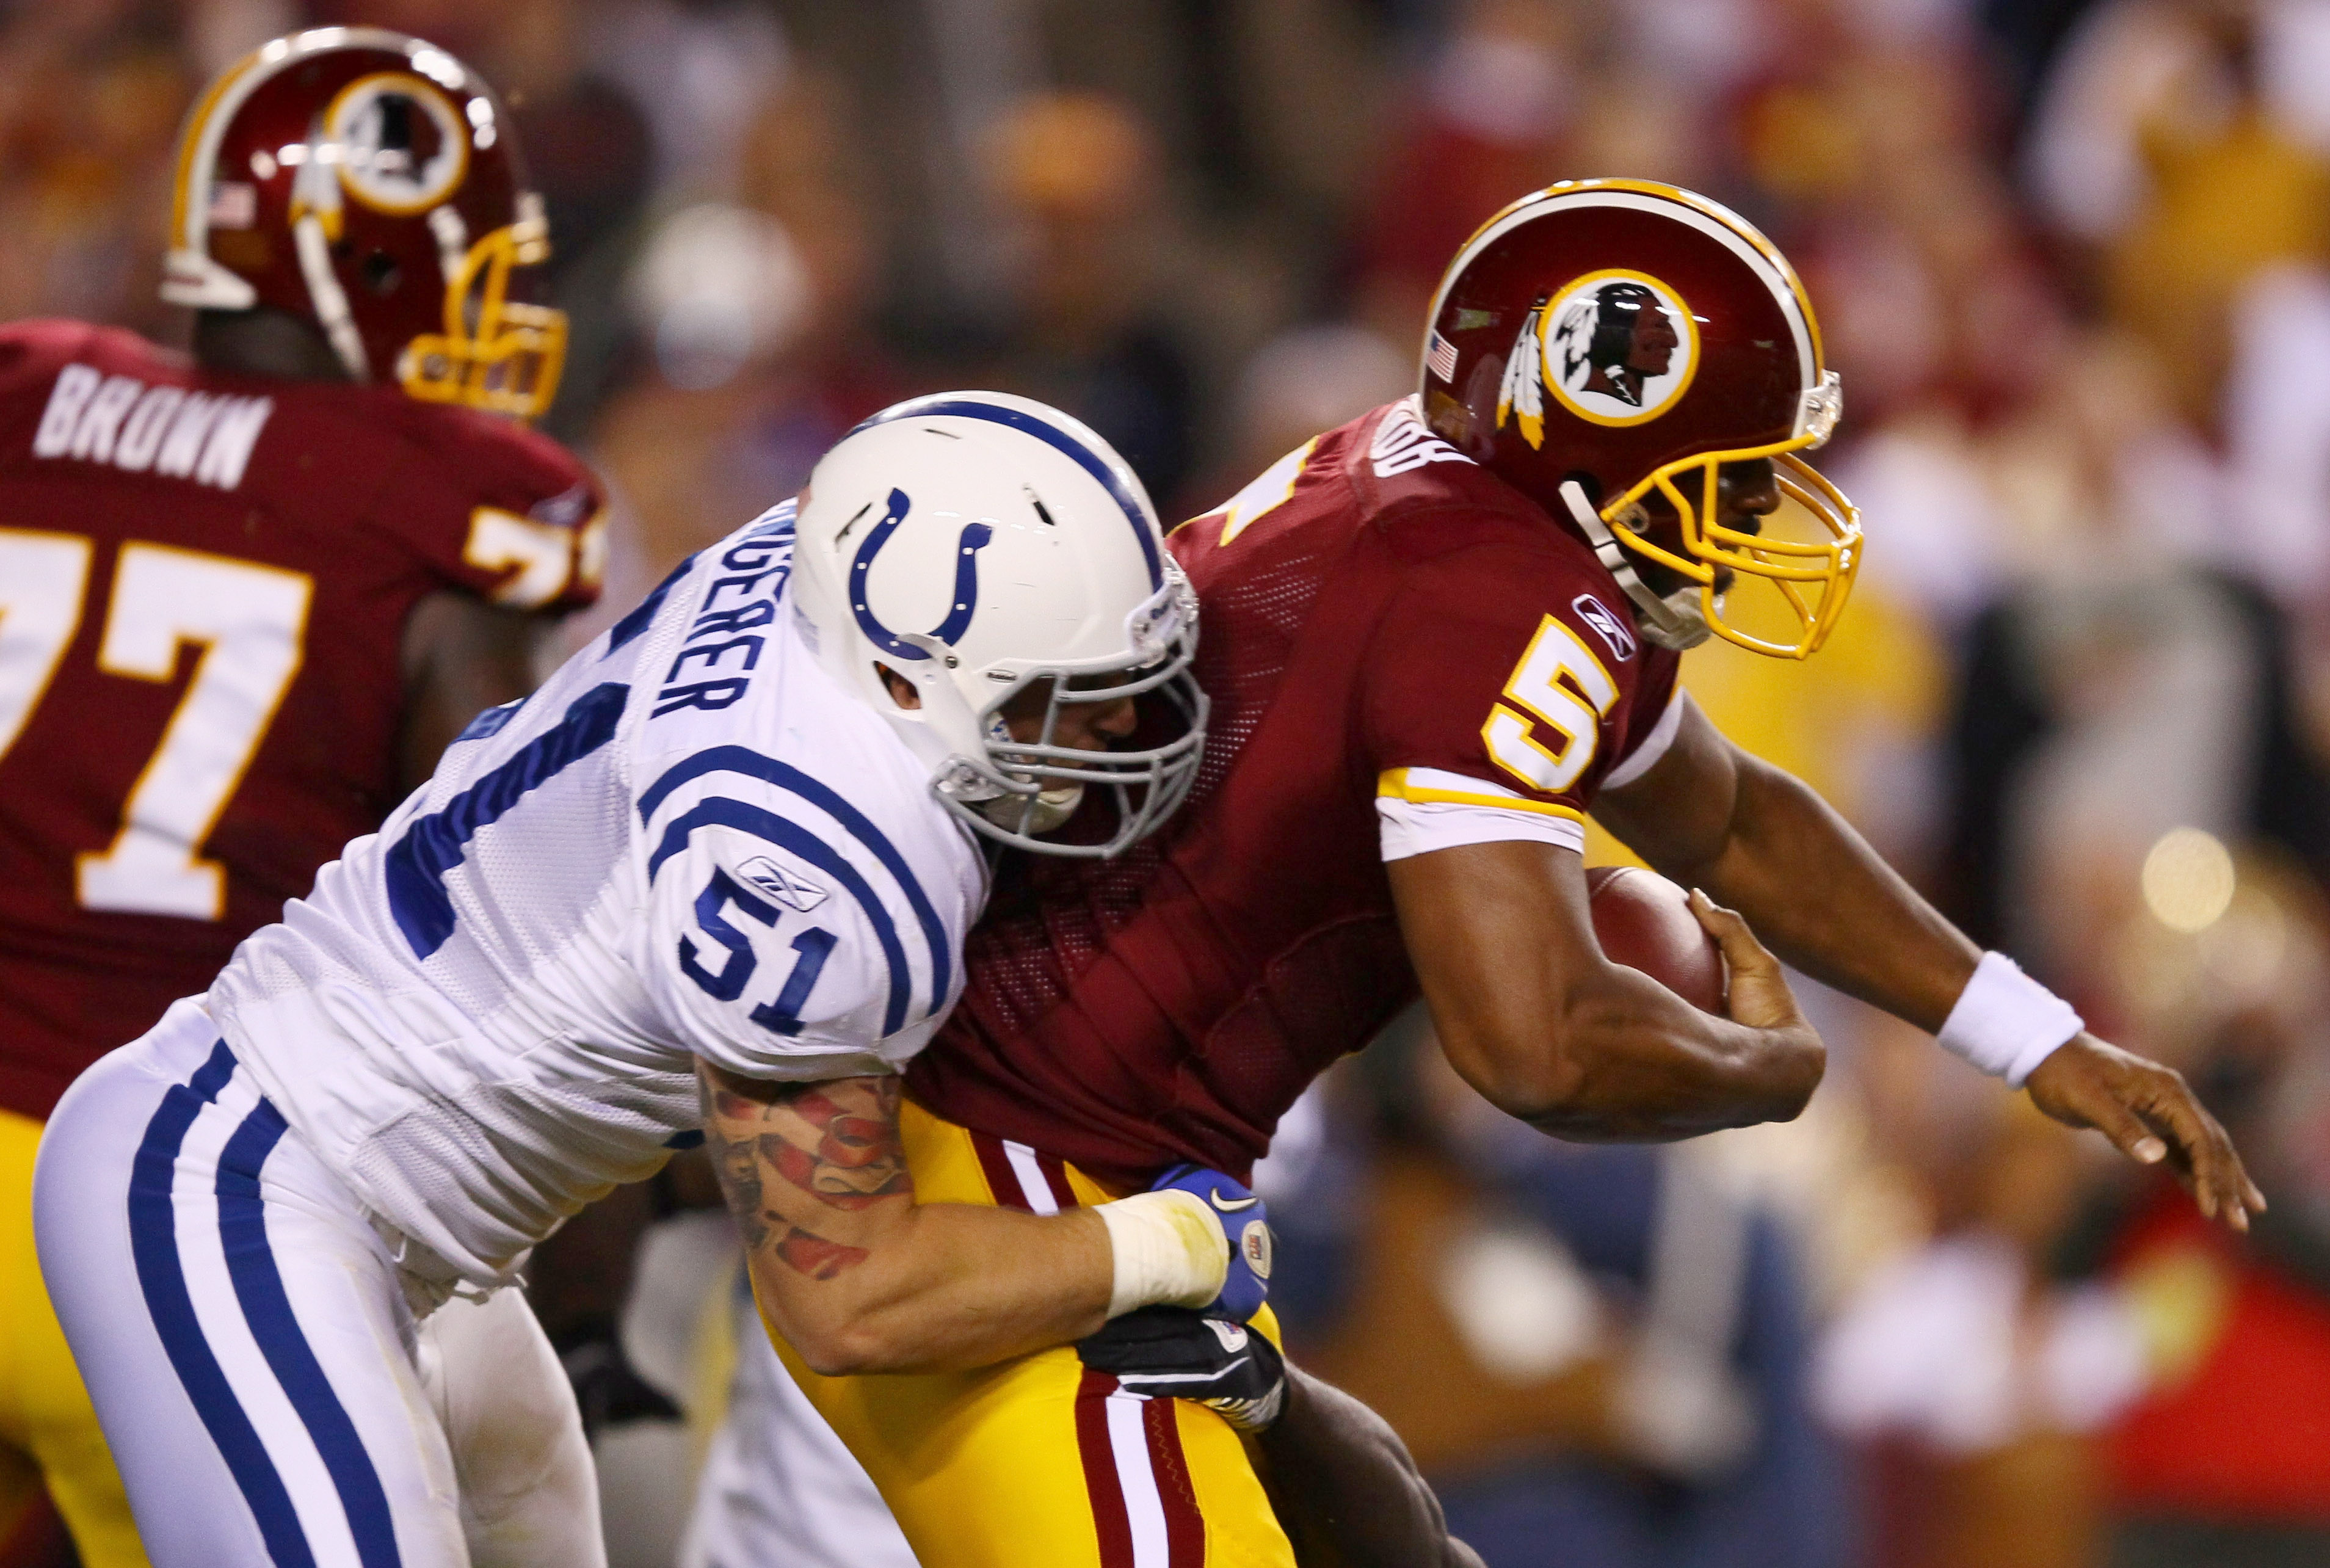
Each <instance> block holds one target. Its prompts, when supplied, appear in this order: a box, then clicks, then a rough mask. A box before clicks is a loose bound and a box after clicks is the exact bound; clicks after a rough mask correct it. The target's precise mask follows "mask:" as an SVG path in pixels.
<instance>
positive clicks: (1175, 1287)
mask: <svg viewBox="0 0 2330 1568" xmlns="http://www.w3.org/2000/svg"><path fill="white" fill-rule="evenodd" d="M1093 1213H1094V1214H1098V1215H1099V1216H1100V1217H1101V1221H1102V1223H1104V1224H1105V1225H1107V1226H1108V1244H1109V1252H1110V1255H1111V1261H1112V1264H1113V1269H1114V1270H1115V1278H1114V1280H1113V1283H1112V1285H1111V1287H1110V1289H1109V1297H1108V1315H1109V1316H1110V1317H1111V1318H1121V1317H1122V1316H1123V1315H1124V1314H1125V1313H1127V1312H1130V1311H1132V1310H1133V1309H1134V1308H1138V1307H1203V1306H1204V1305H1206V1303H1207V1302H1208V1301H1211V1300H1212V1299H1214V1298H1215V1297H1217V1296H1218V1295H1220V1294H1221V1293H1222V1281H1223V1280H1227V1278H1229V1271H1230V1244H1229V1241H1228V1238H1227V1237H1226V1236H1225V1235H1224V1234H1223V1233H1222V1223H1221V1221H1219V1220H1217V1219H1216V1218H1215V1217H1214V1212H1213V1211H1212V1210H1211V1209H1209V1208H1208V1207H1207V1206H1206V1205H1205V1204H1204V1202H1203V1201H1202V1200H1201V1199H1199V1198H1198V1196H1197V1195H1195V1194H1193V1193H1185V1192H1182V1191H1179V1189H1177V1188H1170V1187H1169V1188H1167V1189H1166V1190H1165V1191H1163V1192H1160V1193H1135V1194H1133V1195H1132V1196H1131V1197H1129V1198H1119V1199H1117V1201H1116V1202H1114V1203H1113V1204H1098V1205H1096V1206H1095V1207H1094V1209H1093Z"/></svg>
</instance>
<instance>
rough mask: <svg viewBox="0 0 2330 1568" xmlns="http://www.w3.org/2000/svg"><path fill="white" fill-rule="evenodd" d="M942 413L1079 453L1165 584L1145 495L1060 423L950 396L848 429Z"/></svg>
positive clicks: (1156, 583)
mask: <svg viewBox="0 0 2330 1568" xmlns="http://www.w3.org/2000/svg"><path fill="white" fill-rule="evenodd" d="M938 414H957V415H961V416H962V417H963V418H966V419H974V420H991V421H993V422H994V423H996V424H999V425H1008V426H1009V427H1010V428H1011V429H1013V430H1018V431H1020V432H1022V433H1023V434H1026V435H1030V436H1034V437H1035V438H1036V439H1038V440H1040V441H1044V442H1046V443H1047V444H1049V445H1051V446H1053V447H1056V448H1057V449H1059V450H1061V451H1063V452H1066V454H1067V455H1068V456H1069V457H1071V458H1075V462H1076V466H1077V467H1079V468H1082V469H1084V472H1085V473H1087V474H1090V475H1091V476H1092V477H1094V478H1095V479H1097V480H1099V481H1100V483H1101V487H1102V488H1103V489H1105V490H1106V491H1107V492H1108V493H1109V495H1110V496H1112V497H1113V499H1114V500H1115V502H1116V504H1117V505H1119V506H1121V507H1122V508H1123V509H1124V518H1125V521H1126V522H1128V523H1130V524H1132V534H1133V537H1134V538H1136V539H1138V540H1140V541H1141V559H1142V560H1144V561H1146V562H1148V563H1149V585H1150V586H1151V588H1159V587H1162V586H1163V585H1164V581H1165V568H1164V564H1163V562H1160V560H1159V559H1158V554H1157V533H1156V529H1155V528H1154V526H1152V525H1151V523H1150V520H1149V510H1148V508H1147V507H1145V506H1143V505H1141V498H1140V497H1139V496H1136V495H1135V494H1134V493H1133V492H1132V490H1131V489H1129V488H1128V487H1127V486H1125V483H1124V479H1123V477H1122V475H1120V474H1118V473H1117V471H1116V470H1115V469H1114V468H1111V467H1110V466H1109V464H1108V463H1107V461H1106V460H1105V459H1103V458H1102V457H1101V455H1100V454H1099V453H1097V452H1095V451H1094V450H1093V449H1091V448H1090V447H1088V446H1086V445H1084V442H1082V441H1080V440H1078V439H1075V437H1074V436H1072V435H1070V434H1069V433H1068V432H1067V431H1066V430H1062V429H1060V428H1059V427H1058V426H1057V425H1055V424H1052V423H1050V422H1049V421H1047V420H1040V419H1038V418H1037V417H1036V416H1035V415H1033V414H1031V413H1028V412H1027V411H1025V410H1022V409H1015V408H1007V407H1005V406H1004V405H1003V404H1001V403H983V402H978V401H973V400H971V399H970V398H949V399H947V400H945V401H942V402H910V403H906V404H905V405H903V406H901V407H898V408H895V409H886V410H884V411H882V412H880V413H878V414H876V415H875V416H874V417H873V418H872V419H870V420H866V421H865V422H864V423H863V424H861V425H859V426H858V427H857V430H851V431H850V432H849V433H850V435H853V436H854V435H856V434H857V431H858V430H872V429H873V428H874V427H875V426H876V425H886V424H888V423H889V422H890V421H891V420H903V419H923V418H929V417H932V416H934V415H938ZM845 439H847V438H845Z"/></svg>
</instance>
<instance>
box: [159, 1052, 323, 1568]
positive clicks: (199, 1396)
mask: <svg viewBox="0 0 2330 1568" xmlns="http://www.w3.org/2000/svg"><path fill="white" fill-rule="evenodd" d="M234 1066H235V1063H234V1053H232V1051H229V1050H228V1049H227V1048H226V1042H225V1041H223V1040H222V1041H220V1042H219V1043H218V1046H217V1048H216V1049H214V1050H213V1051H212V1053H211V1055H210V1060H209V1061H207V1062H205V1063H203V1065H202V1067H201V1068H200V1069H199V1070H198V1071H197V1072H195V1073H194V1076H193V1077H192V1078H190V1079H188V1080H187V1081H186V1082H185V1083H183V1084H179V1085H177V1086H175V1087H174V1088H172V1089H171V1090H170V1091H169V1092H167V1093H166V1094H165V1095H163V1096H162V1103H161V1105H160V1107H159V1108H158V1109H156V1110H155V1112H154V1116H153V1119H151V1120H150V1121H148V1122H147V1124H146V1136H145V1138H144V1139H143V1140H142V1141H140V1142H139V1144H138V1146H137V1158H136V1160H135V1161H134V1162H133V1163H132V1165H131V1167H130V1172H129V1250H130V1255H131V1256H132V1257H133V1258H134V1259H135V1260H136V1261H137V1284H138V1288H139V1289H142V1290H143V1291H144V1292H145V1295H146V1310H147V1313H148V1314H150V1315H151V1316H152V1318H153V1319H154V1328H155V1332H156V1333H157V1334H159V1335H160V1336H161V1338H162V1348H163V1349H164V1351H166V1353H167V1354H168V1355H169V1357H170V1365H172V1366H173V1367H175V1368H176V1369H177V1373H178V1381H179V1382H180V1383H182V1384H185V1390H186V1397H187V1398H189V1399H191V1400H192V1401H194V1413H195V1414H197V1415H199V1416H201V1417H202V1421H203V1425H204V1428H205V1429H207V1430H208V1431H209V1432H210V1434H211V1441H212V1442H213V1443H215V1444H217V1445H218V1450H219V1453H220V1455H221V1457H223V1459H225V1460H226V1464H227V1469H229V1470H230V1471H232V1473H233V1475H234V1480H235V1485H236V1486H238V1487H240V1488H242V1496H243V1499H244V1501H246V1502H248V1503H249V1504H250V1505H251V1514H252V1516H254V1517H255V1518H257V1520H258V1521H259V1534H260V1538H261V1539H262V1540H264V1541H265V1542H266V1543H267V1554H268V1555H269V1556H270V1557H271V1558H273V1559H274V1560H275V1563H276V1564H277V1568H315V1563H316V1555H315V1554H314V1553H313V1552H310V1551H309V1550H308V1536H307V1533H306V1532H305V1531H303V1530H301V1529H300V1527H299V1516H298V1511H297V1510H295V1509H294V1508H293V1507H292V1506H291V1494H290V1492H289V1489H288V1488H285V1486H284V1485H283V1478H282V1477H281V1476H280V1475H279V1474H277V1473H276V1469H275V1461H274V1460H272V1459H269V1458H268V1457H267V1448H266V1445H265V1444H263V1443H261V1442H260V1440H259V1431H258V1429H257V1428H255V1427H253V1426H252V1425H251V1417H250V1416H249V1415H248V1414H246V1413H245V1412H244V1411H243V1408H242V1401H241V1400H238V1399H237V1398H235V1396H234V1390H233V1388H232V1386H230V1385H229V1384H228V1383H227V1380H226V1374H225V1373H224V1372H223V1371H222V1370H221V1369H220V1367H219V1364H218V1357H217V1356H215V1355H212V1354H211V1347H210V1344H209V1342H208V1341H207V1340H205V1339H204V1337H203V1329H202V1324H201V1322H200V1320H199V1319H197V1318H195V1317H194V1298H193V1297H192V1296H190V1295H188V1294H187V1291H186V1273H185V1268H184V1267H183V1266H182V1265H181V1264H180V1263H179V1261H178V1223H177V1209H176V1205H175V1203H174V1202H173V1200H172V1194H171V1189H172V1187H173V1185H175V1177H176V1174H177V1167H178V1151H179V1149H180V1148H183V1147H184V1146H185V1141H186V1129H188V1128H190V1127H192V1126H193V1125H194V1118H195V1117H196V1116H198V1115H200V1114H201V1112H202V1109H203V1107H204V1106H205V1105H209V1104H211V1103H213V1101H215V1100H217V1099H218V1092H219V1091H220V1090H221V1089H223V1088H224V1087H225V1086H226V1081H227V1080H228V1079H229V1078H231V1077H232V1076H233V1075H234Z"/></svg>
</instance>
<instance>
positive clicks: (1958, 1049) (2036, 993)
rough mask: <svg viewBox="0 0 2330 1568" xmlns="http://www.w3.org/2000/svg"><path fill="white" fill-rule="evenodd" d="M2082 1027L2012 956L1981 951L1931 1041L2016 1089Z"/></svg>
mask: <svg viewBox="0 0 2330 1568" xmlns="http://www.w3.org/2000/svg"><path fill="white" fill-rule="evenodd" d="M2086 1027H2087V1025H2086V1023H2085V1022H2083V1021H2082V1020H2081V1019H2080V1017H2079V1014H2078V1013H2076V1012H2074V1011H2073V1010H2072V1008H2071V1004H2070V1003H2069V1002H2066V1001H2065V1000H2063V998H2062V997H2059V996H2057V995H2055V993H2054V992H2052V991H2051V990H2049V989H2048V988H2047V987H2044V986H2042V985H2041V984H2040V983H2039V982H2038V981H2036V980H2034V979H2032V978H2031V977H2030V976H2028V975H2026V974H2024V973H2023V972H2022V966H2021V965H2019V964H2017V963H2016V962H2015V961H2014V960H2013V959H2010V958H2008V957H2007V956H2006V955H2005V954H2004V953H1984V954H1983V956H1982V962H1980V963H1979V964H1976V965H1975V968H1974V978H1972V979H1970V980H1968V981H1967V982H1966V986H1965V990H1963V991H1961V992H1959V993H1958V999H1957V1005H1956V1006H1954V1007H1952V1008H1951V1009H1950V1015H1949V1016H1948V1017H1947V1018H1946V1019H1945V1020H1944V1021H1943V1023H1942V1032H1941V1033H1940V1034H1937V1035H1936V1036H1935V1039H1936V1040H1937V1041H1938V1042H1939V1043H1940V1044H1941V1047H1942V1049H1943V1050H1945V1051H1947V1052H1948V1053H1951V1054H1952V1055H1954V1056H1963V1057H1965V1059H1966V1060H1967V1061H1968V1062H1971V1063H1974V1064H1975V1066H1976V1067H1979V1068H1981V1069H1982V1070H1983V1071H1984V1072H1987V1073H1989V1074H1991V1075H1992V1076H1993V1077H1994V1078H2003V1079H2005V1080H2006V1084H2007V1087H2008V1088H2010V1089H2020V1088H2022V1081H2023V1080H2024V1079H2026V1078H2028V1077H2030V1076H2031V1072H2032V1069H2033V1068H2035V1067H2037V1066H2038V1065H2039V1063H2041V1062H2044V1061H2045V1060H2047V1058H2048V1057H2049V1056H2051V1055H2052V1054H2054V1052H2055V1048H2056V1047H2057V1046H2059V1045H2062V1044H2066V1043H2067V1042H2069V1041H2070V1038H2071V1037H2072V1036H2073V1035H2074V1034H2078V1033H2079V1031H2080V1030H2082V1029H2084V1028H2086Z"/></svg>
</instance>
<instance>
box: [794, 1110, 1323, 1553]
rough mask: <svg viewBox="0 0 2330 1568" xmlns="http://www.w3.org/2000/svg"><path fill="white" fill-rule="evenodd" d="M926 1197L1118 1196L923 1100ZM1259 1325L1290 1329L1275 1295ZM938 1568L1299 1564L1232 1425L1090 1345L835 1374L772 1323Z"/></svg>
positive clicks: (808, 1386) (910, 1128) (913, 1139)
mask: <svg viewBox="0 0 2330 1568" xmlns="http://www.w3.org/2000/svg"><path fill="white" fill-rule="evenodd" d="M901 1132H902V1134H903V1137H904V1140H905V1148H906V1164H907V1167H908V1168H909V1169H911V1170H912V1171H913V1173H914V1192H915V1195H916V1198H917V1199H918V1200H919V1201H921V1202H923V1203H967V1204H1008V1205H1009V1206H1011V1207H1014V1208H1032V1209H1034V1210H1035V1211H1036V1212H1037V1213H1050V1212H1052V1211H1053V1210H1054V1209H1055V1208H1066V1207H1072V1206H1074V1205H1075V1204H1096V1203H1104V1202H1106V1201H1107V1200H1108V1197H1109V1195H1108V1194H1107V1193H1106V1192H1105V1191H1103V1189H1102V1188H1101V1187H1099V1186H1098V1185H1095V1184H1094V1183H1093V1182H1092V1181H1091V1180H1090V1179H1089V1178H1087V1177H1086V1176H1084V1174H1083V1173H1082V1172H1080V1171H1077V1170H1075V1169H1074V1168H1072V1167H1066V1166H1064V1165H1062V1164H1061V1163H1060V1162H1059V1161H1057V1160H1053V1159H1049V1158H1046V1157H1040V1156H1038V1155H1037V1154H1036V1153H1034V1151H1032V1150H1030V1149H1028V1148H1026V1147H1025V1146H1024V1145H1015V1144H1006V1143H1001V1142H999V1141H997V1140H995V1139H991V1138H984V1137H974V1135H972V1134H971V1133H970V1132H967V1131H965V1130H964V1129H961V1128H960V1127H956V1126H954V1125H952V1123H949V1122H944V1121H941V1120H940V1119H937V1118H936V1117H933V1116H932V1115H930V1114H929V1113H928V1112H927V1111H924V1110H922V1109H921V1108H919V1107H917V1106H915V1105H914V1104H912V1103H909V1104H907V1105H905V1107H904V1108H903V1112H902V1119H901ZM1255 1327H1257V1328H1260V1329H1263V1330H1264V1331H1266V1332H1267V1333H1269V1335H1270V1337H1271V1338H1272V1339H1273V1340H1274V1341H1275V1340H1276V1338H1277V1337H1278V1330H1277V1324H1276V1323H1275V1321H1274V1320H1273V1319H1272V1318H1270V1316H1269V1313H1268V1309H1267V1308H1265V1309H1264V1314H1263V1316H1262V1317H1261V1318H1257V1319H1256V1320H1255ZM771 1337H772V1339H774V1340H775V1343H776V1346H777V1352H778V1354H779V1355H781V1356H782V1357H783V1358H784V1362H785V1365H786V1367H787V1368H788V1369H789V1370H791V1373H792V1374H793V1378H794V1380H795V1381H796V1382H798V1383H799V1384H800V1386H801V1388H802V1390H803V1392H805V1393H807V1394H808V1395H809V1398H810V1403H813V1404H815V1405H816V1406H817V1408H818V1409H819V1411H821V1412H823V1413H824V1415H825V1418H826V1420H828V1421H829V1422H831V1423H832V1424H833V1429H834V1431H837V1432H838V1433H839V1434H840V1436H841V1440H842V1441H843V1442H845V1443H847V1444H848V1446H849V1450H850V1451H851V1452H852V1453H854V1454H856V1455H857V1459H858V1462H859V1463H860V1464H862V1465H864V1466H865V1467H866V1469H867V1474H868V1475H870V1476H872V1477H873V1478H874V1484H875V1485H876V1487H879V1488H881V1491H882V1497H883V1499H884V1500H885V1501H886V1502H887V1503H888V1504H889V1505H890V1511H891V1512H892V1513H893V1514H894V1515H895V1516H897V1520H898V1524H899V1526H900V1527H901V1528H902V1529H904V1530H905V1534H906V1539H907V1541H908V1543H909V1544H912V1545H913V1547H914V1554H915V1555H916V1556H917V1557H919V1558H920V1559H921V1560H922V1563H923V1568H1027V1565H1029V1564H1035V1563H1042V1564H1044V1565H1045V1568H1293V1563H1294V1553H1293V1548H1292V1547H1291V1546H1290V1545H1289V1544H1287V1540H1286V1535H1285V1533H1284V1532H1283V1531H1282V1530H1281V1529H1280V1528H1279V1525H1278V1520H1277V1518H1276V1516H1274V1514H1273V1513H1272V1512H1271V1508H1270V1500H1269V1498H1268V1497H1266V1496H1265V1495H1264V1492H1263V1488H1262V1482H1261V1480H1260V1478H1257V1477H1256V1476H1255V1471H1254V1467H1253V1464H1252V1462H1251V1461H1250V1460H1249V1459H1247V1457H1246V1448H1245V1445H1244V1444H1243V1443H1242V1442H1240V1440H1239V1439H1238V1435H1237V1433H1236V1431H1234V1430H1233V1429H1232V1428H1231V1427H1230V1425H1229V1423H1228V1422H1225V1421H1224V1420H1222V1418H1221V1417H1219V1416H1218V1415H1216V1414H1215V1413H1214V1412H1212V1411H1209V1410H1208V1409H1206V1408H1205V1407H1204V1406H1203V1405H1198V1404H1190V1403H1185V1402H1182V1401H1179V1400H1168V1399H1145V1398H1142V1397H1141V1396H1140V1395H1138V1394H1133V1393H1126V1392H1123V1391H1122V1390H1120V1389H1118V1388H1117V1386H1116V1380H1115V1379H1113V1378H1112V1377H1109V1376H1106V1375H1105V1374H1101V1373H1095V1372H1088V1371H1087V1370H1086V1369H1085V1367H1084V1364H1083V1363H1082V1362H1080V1361H1078V1360H1077V1359H1076V1353H1075V1349H1074V1348H1073V1347H1068V1346H1062V1347H1060V1348H1058V1349H1054V1350H1047V1351H1043V1352H1041V1353H1039V1354H1037V1355H1026V1356H1021V1357H1020V1358H1018V1360H1016V1361H1007V1362H1004V1363H1001V1364H1000V1365H995V1366H990V1367H984V1368H981V1369H980V1370H979V1371H976V1372H955V1373H933V1374H913V1375H879V1376H867V1377H820V1376H819V1375H818V1374H815V1373H813V1372H811V1371H810V1370H809V1369H808V1367H806V1366H804V1365H802V1364H801V1361H800V1357H799V1356H797V1355H794V1354H793V1352H792V1348H791V1346H788V1345H787V1344H786V1343H785V1342H784V1340H783V1339H782V1338H781V1337H776V1336H775V1335H774V1334H773V1333H772V1336H771Z"/></svg>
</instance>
